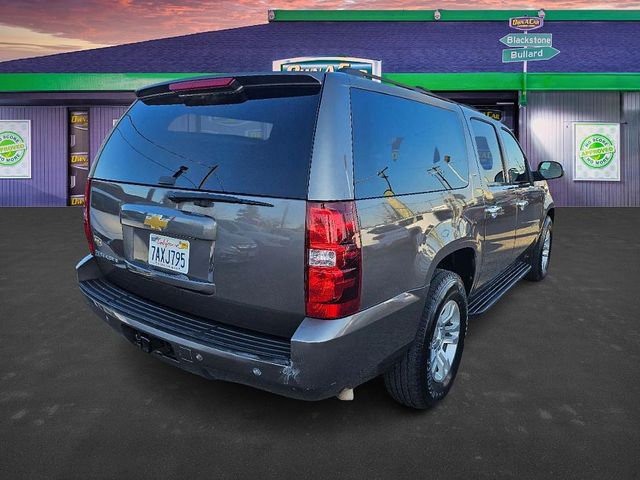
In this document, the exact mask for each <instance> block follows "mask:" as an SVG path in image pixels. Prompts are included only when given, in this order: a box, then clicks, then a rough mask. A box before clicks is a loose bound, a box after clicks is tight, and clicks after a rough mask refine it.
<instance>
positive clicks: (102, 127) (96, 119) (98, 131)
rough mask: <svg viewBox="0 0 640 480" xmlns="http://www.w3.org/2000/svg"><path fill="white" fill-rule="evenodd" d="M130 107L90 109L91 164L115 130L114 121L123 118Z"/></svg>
mask: <svg viewBox="0 0 640 480" xmlns="http://www.w3.org/2000/svg"><path fill="white" fill-rule="evenodd" d="M127 108H129V107H119V106H118V107H91V108H90V109H89V135H90V141H89V152H90V157H89V158H90V163H91V165H93V161H94V159H95V158H96V154H97V153H98V150H100V146H101V145H102V142H103V141H104V139H105V138H106V137H107V135H109V132H111V129H112V128H113V121H114V120H115V119H118V118H120V117H121V116H122V114H123V113H124V112H126V111H127Z"/></svg>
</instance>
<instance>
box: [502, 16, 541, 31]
mask: <svg viewBox="0 0 640 480" xmlns="http://www.w3.org/2000/svg"><path fill="white" fill-rule="evenodd" d="M543 25H544V19H543V18H542V17H514V18H510V19H509V26H510V27H511V28H515V29H516V30H521V31H529V30H536V29H537V28H541V27H542V26H543Z"/></svg>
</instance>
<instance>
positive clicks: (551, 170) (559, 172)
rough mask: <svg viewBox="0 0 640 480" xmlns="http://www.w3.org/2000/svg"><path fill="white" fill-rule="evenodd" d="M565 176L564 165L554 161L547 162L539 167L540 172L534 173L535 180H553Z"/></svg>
mask: <svg viewBox="0 0 640 480" xmlns="http://www.w3.org/2000/svg"><path fill="white" fill-rule="evenodd" d="M563 175H564V170H563V169H562V165H560V164H559V163H558V162H554V161H545V162H541V163H540V165H538V171H537V172H534V180H553V179H554V178H560V177H562V176H563Z"/></svg>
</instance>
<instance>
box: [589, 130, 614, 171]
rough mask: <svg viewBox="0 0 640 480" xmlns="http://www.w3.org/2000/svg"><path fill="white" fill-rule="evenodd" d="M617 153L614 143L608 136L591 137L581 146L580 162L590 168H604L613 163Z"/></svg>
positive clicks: (595, 135) (596, 134) (597, 135)
mask: <svg viewBox="0 0 640 480" xmlns="http://www.w3.org/2000/svg"><path fill="white" fill-rule="evenodd" d="M615 153H616V147H615V146H614V144H613V141H611V139H610V138H609V137H607V136H606V135H603V134H601V133H595V134H593V135H589V136H588V137H586V138H585V139H584V140H582V143H581V144H580V160H582V163H584V164H585V165H586V166H587V167H589V168H603V167H606V166H607V165H609V164H610V163H611V161H612V160H613V157H614V156H615Z"/></svg>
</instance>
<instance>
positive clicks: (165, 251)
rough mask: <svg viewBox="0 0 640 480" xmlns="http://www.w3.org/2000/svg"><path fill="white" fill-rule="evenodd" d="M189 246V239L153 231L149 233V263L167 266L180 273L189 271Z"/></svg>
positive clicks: (156, 265) (168, 268)
mask: <svg viewBox="0 0 640 480" xmlns="http://www.w3.org/2000/svg"><path fill="white" fill-rule="evenodd" d="M189 248H190V244H189V242H188V241H187V240H181V239H179V238H171V237H165V236H164V235H158V234H157V233H152V234H151V235H149V260H148V263H149V265H153V266H154V267H161V268H166V269H167V270H172V271H174V272H178V273H187V272H188V271H189Z"/></svg>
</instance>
